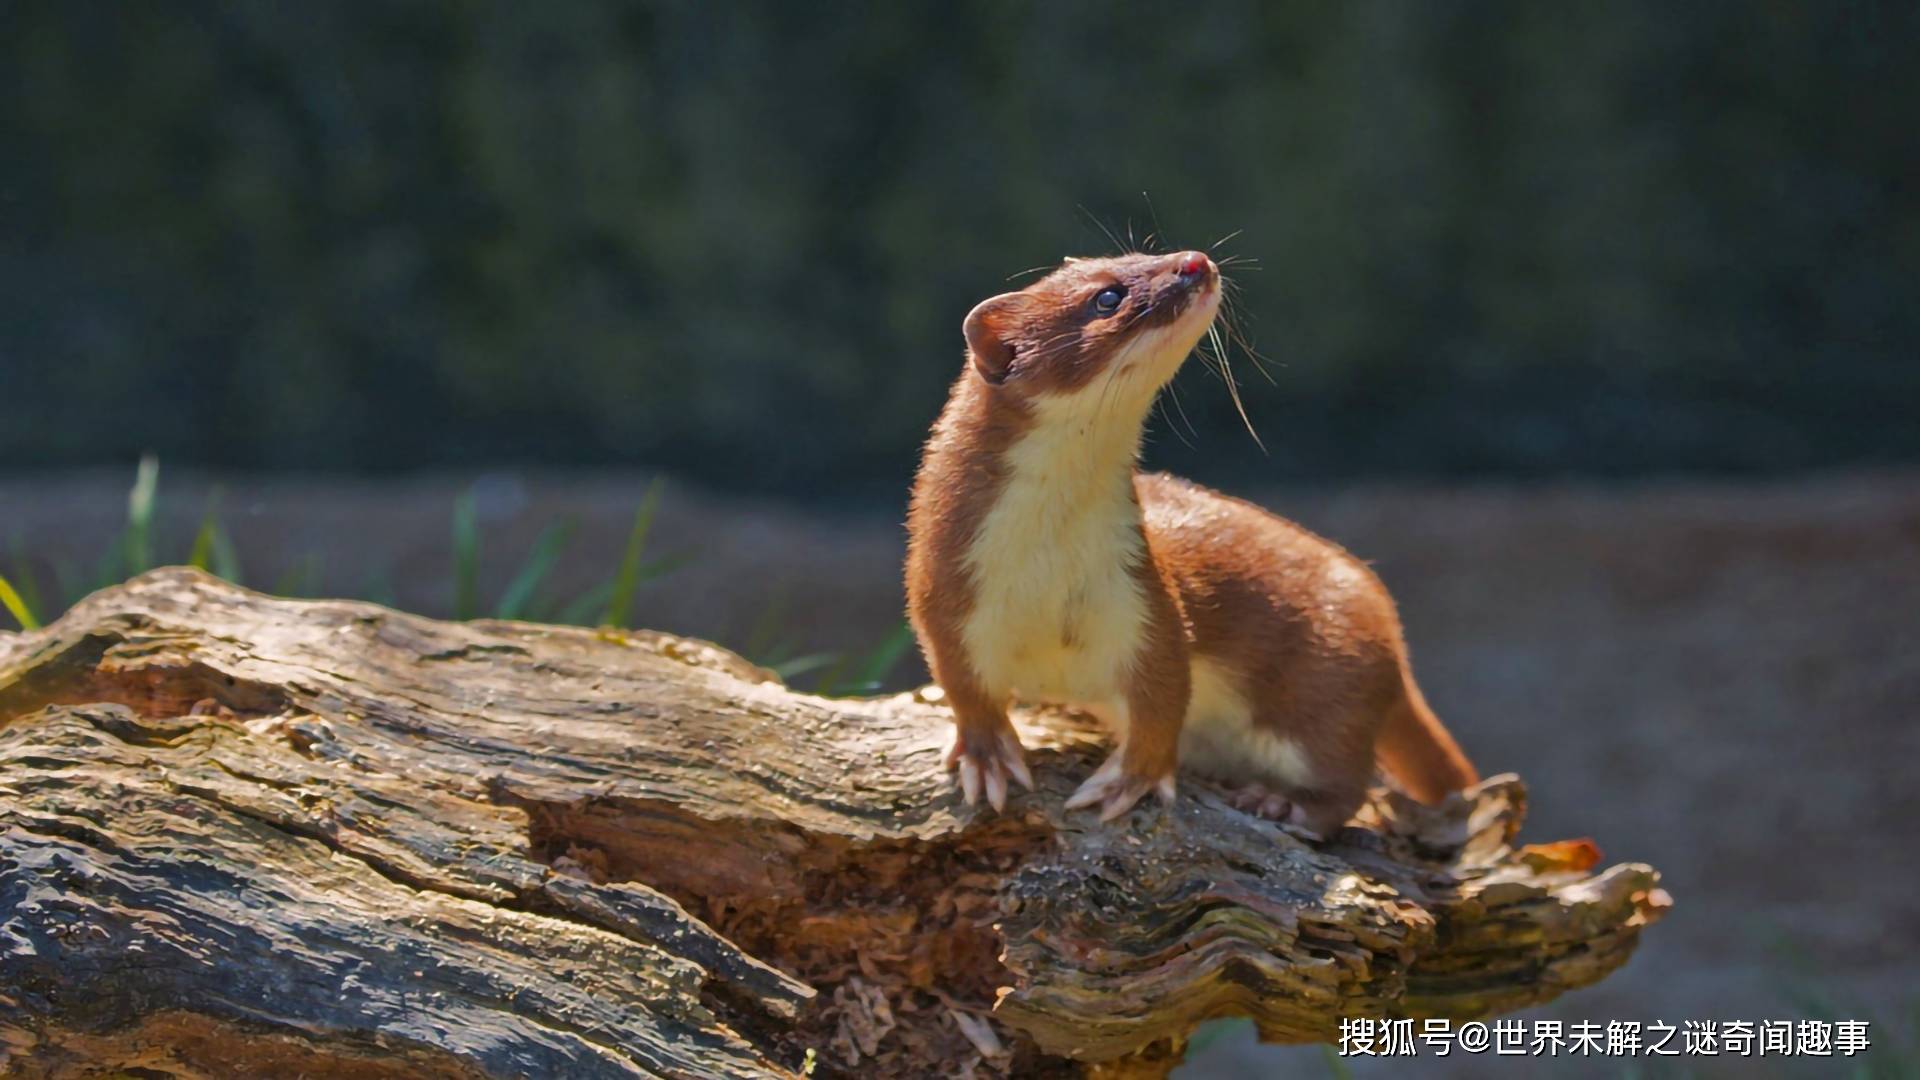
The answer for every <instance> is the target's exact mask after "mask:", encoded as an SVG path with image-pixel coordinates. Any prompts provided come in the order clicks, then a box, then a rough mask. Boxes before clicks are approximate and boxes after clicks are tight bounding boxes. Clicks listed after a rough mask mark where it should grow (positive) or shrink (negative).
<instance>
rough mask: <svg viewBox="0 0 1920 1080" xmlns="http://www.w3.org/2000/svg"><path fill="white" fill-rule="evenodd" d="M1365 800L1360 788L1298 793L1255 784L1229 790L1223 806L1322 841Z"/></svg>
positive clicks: (1344, 822)
mask: <svg viewBox="0 0 1920 1080" xmlns="http://www.w3.org/2000/svg"><path fill="white" fill-rule="evenodd" d="M1366 797H1367V792H1366V789H1365V788H1364V787H1361V788H1351V789H1344V790H1340V791H1302V790H1299V789H1296V788H1284V787H1274V786H1271V785H1268V784H1264V783H1260V782H1257V781H1256V782H1254V783H1251V784H1242V785H1241V786H1239V787H1237V788H1232V789H1229V790H1228V792H1227V803H1228V804H1229V805H1230V806H1232V807H1233V808H1234V809H1236V810H1240V811H1243V812H1245V813H1249V814H1252V815H1254V816H1256V817H1263V818H1266V819H1267V820H1269V821H1277V822H1279V823H1281V824H1282V825H1292V826H1294V827H1295V828H1298V829H1302V830H1304V831H1306V832H1309V833H1312V834H1313V835H1315V836H1317V837H1319V838H1321V839H1323V840H1324V839H1326V838H1327V837H1329V836H1332V835H1333V834H1334V833H1335V832H1336V831H1338V830H1339V828H1340V826H1342V825H1345V824H1346V823H1347V819H1348V818H1351V817H1352V816H1353V812H1354V811H1355V810H1358V809H1360V804H1361V803H1362V802H1364V801H1366Z"/></svg>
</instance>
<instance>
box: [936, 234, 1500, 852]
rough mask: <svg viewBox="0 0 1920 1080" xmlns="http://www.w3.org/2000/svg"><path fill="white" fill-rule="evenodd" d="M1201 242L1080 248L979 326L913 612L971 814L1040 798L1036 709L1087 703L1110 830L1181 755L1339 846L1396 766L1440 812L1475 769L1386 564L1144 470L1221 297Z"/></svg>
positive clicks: (1249, 801)
mask: <svg viewBox="0 0 1920 1080" xmlns="http://www.w3.org/2000/svg"><path fill="white" fill-rule="evenodd" d="M1220 289H1221V284H1220V271H1219V268H1218V267H1216V266H1215V265H1214V264H1213V261H1212V260H1211V259H1209V258H1208V257H1207V256H1206V255H1205V254H1203V253H1201V252H1197V251H1188V252H1182V253H1179V254H1173V255H1146V254H1129V255H1122V256H1118V257H1114V258H1099V259H1069V260H1067V261H1066V263H1065V264H1064V265H1062V266H1061V267H1060V268H1059V269H1057V270H1055V271H1053V272H1052V273H1051V274H1049V275H1047V276H1046V277H1044V278H1041V279H1040V280H1038V281H1036V282H1034V283H1033V284H1032V285H1029V286H1028V287H1026V288H1024V289H1021V290H1020V291H1018V292H1010V293H1006V294H1003V295H1000V296H995V297H992V298H991V299H988V300H984V301H982V302H981V303H980V304H979V305H978V306H977V307H975V308H974V309H973V310H972V311H971V312H970V313H969V314H968V315H967V317H966V321H965V323H964V325H963V331H964V333H965V336H966V343H967V360H966V364H965V366H964V367H963V369H962V371H961V374H960V378H959V380H958V381H956V382H955V383H954V385H953V390H952V393H951V396H950V397H949V398H948V400H947V404H946V408H945V410H944V411H943V412H942V413H941V414H940V419H939V421H938V422H937V423H935V425H934V427H933V432H932V435H931V437H930V438H929V439H928V441H927V445H926V450H925V454H924V456H923V458H922V461H921V466H920V471H919V475H918V478H917V479H916V481H915V484H914V488H913V499H912V505H911V509H910V510H909V513H908V522H907V528H908V545H907V563H906V585H907V598H908V615H909V618H910V621H911V622H912V624H913V628H914V632H915V634H916V636H917V637H918V639H919V642H920V647H921V649H922V651H923V652H924V653H925V655H926V659H927V664H928V666H929V668H931V670H932V672H933V677H934V679H935V681H936V682H938V683H939V685H940V687H941V689H942V690H943V691H944V692H945V697H946V699H947V701H948V702H949V703H950V704H951V706H952V709H953V720H954V729H955V733H954V741H953V747H952V750H951V751H950V752H949V753H948V755H947V767H948V769H949V770H952V771H954V772H955V773H956V774H957V775H956V782H957V784H958V785H959V787H960V789H961V793H962V795H963V796H964V798H965V799H966V801H967V802H968V803H969V804H974V803H977V802H978V800H979V797H980V795H981V794H982V793H984V794H985V795H986V797H987V801H988V803H989V804H991V805H992V806H993V808H994V809H995V810H1000V809H1003V808H1004V806H1005V802H1006V797H1007V788H1008V784H1009V782H1015V783H1019V784H1021V785H1023V786H1025V787H1026V788H1027V789H1028V790H1032V788H1033V778H1032V776H1031V774H1030V773H1029V771H1028V769H1027V765H1026V760H1025V751H1024V749H1023V748H1022V746H1021V744H1020V739H1019V736H1018V735H1017V734H1015V732H1014V730H1013V727H1012V725H1011V724H1009V723H1008V721H1007V708H1008V705H1009V703H1010V702H1011V701H1013V700H1015V699H1016V698H1017V699H1020V700H1026V701H1034V702H1056V703H1061V704H1066V705H1071V706H1076V707H1079V708H1081V709H1083V710H1085V711H1088V712H1090V713H1092V714H1094V715H1095V716H1097V717H1099V718H1100V719H1101V720H1102V721H1104V723H1105V724H1106V725H1107V726H1108V728H1109V730H1111V731H1112V732H1113V734H1114V736H1115V739H1116V743H1117V748H1116V749H1115V750H1114V752H1113V754H1112V755H1111V756H1110V757H1109V758H1108V759H1107V761H1106V762H1105V764H1103V765H1101V766H1100V768H1099V769H1098V770H1097V771H1095V772H1094V773H1093V775H1092V776H1090V777H1089V778H1088V779H1087V781H1086V782H1085V783H1084V784H1082V785H1081V786H1080V788H1079V790H1078V791H1076V792H1075V793H1074V794H1073V795H1072V796H1071V797H1070V798H1069V799H1068V800H1067V804H1066V805H1067V807H1068V808H1069V809H1078V808H1081V807H1087V806H1093V805H1096V804H1097V805H1098V806H1099V807H1100V817H1101V820H1103V821H1105V820H1111V819H1113V818H1115V817H1117V816H1119V815H1121V814H1123V813H1125V812H1127V811H1128V810H1129V809H1131V808H1132V807H1133V805H1134V804H1135V803H1136V802H1138V801H1139V799H1140V797H1141V796H1142V795H1144V794H1145V793H1147V792H1149V791H1152V792H1155V793H1156V794H1158V795H1159V796H1160V798H1161V799H1163V800H1167V801H1171V800H1172V799H1173V796H1174V771H1175V767H1176V766H1177V765H1178V764H1180V763H1181V762H1186V763H1188V764H1190V765H1191V766H1193V767H1194V768H1195V769H1196V770H1197V771H1198V772H1200V773H1202V774H1204V775H1208V776H1211V777H1213V778H1214V779H1216V780H1219V781H1221V782H1223V783H1225V784H1227V785H1229V787H1230V788H1232V789H1233V792H1232V793H1233V802H1234V804H1235V805H1236V806H1238V807H1240V808H1241V809H1245V810H1250V811H1252V812H1255V813H1258V814H1262V815H1264V816H1267V817H1272V818H1275V819H1278V820H1282V821H1286V822H1289V823H1291V824H1293V825H1295V826H1298V827H1301V828H1303V829H1306V830H1308V831H1310V832H1313V833H1316V834H1319V835H1321V836H1325V835H1328V834H1329V833H1331V832H1332V831H1333V830H1334V829H1336V828H1338V827H1339V826H1340V825H1341V824H1343V823H1344V822H1345V821H1346V820H1347V819H1348V818H1349V817H1351V816H1352V815H1353V812H1354V811H1355V810H1356V809H1358V808H1359V805H1360V803H1361V801H1362V800H1363V798H1364V797H1365V793H1366V788H1367V785H1368V784H1369V783H1370V782H1371V779H1372V776H1373V768H1374V764H1375V761H1376V758H1377V759H1378V761H1379V762H1380V763H1381V764H1382V765H1384V766H1385V767H1386V771H1387V772H1388V773H1389V774H1391V775H1392V777H1393V778H1394V779H1395V780H1396V781H1397V782H1398V783H1399V784H1400V786H1402V787H1403V788H1405V789H1406V790H1407V792H1408V793H1409V794H1411V795H1413V796H1414V797H1415V798H1418V799H1420V800H1422V801H1426V802H1435V801H1438V800H1440V799H1442V798H1443V797H1445V795H1446V794H1447V793H1448V792H1451V791H1456V790H1459V789H1460V788H1463V787H1465V786H1467V785H1469V784H1472V783H1474V782H1475V781H1476V780H1477V779H1478V777H1477V775H1476V774H1475V772H1474V768H1473V766H1472V764H1470V763H1469V762H1468V760H1467V758H1466V756H1465V755H1464V754H1463V753H1462V752H1461V750H1460V748H1459V746H1458V745H1457V744H1456V743H1455V742H1454V740H1453V738H1452V736H1451V735H1449V734H1448V732H1447V730H1446V728H1444V727H1443V726H1442V725H1441V724H1440V721H1439V720H1438V719H1437V718H1436V717H1435V716H1434V714H1433V712H1432V710H1431V709H1429V708H1428V707H1427V703H1426V701H1425V700H1424V699H1423V698H1422V697H1421V694H1420V689H1419V687H1418V686H1416V685H1415V683H1414V681H1413V675H1412V671H1411V669H1410V668H1409V666H1408V662H1407V651H1406V646H1405V644H1404V643H1403V641H1402V638H1401V630H1400V620H1399V616H1398V614H1397V613H1396V611H1395V609H1394V605H1393V600H1392V599H1391V598H1390V597H1389V596H1388V595H1387V590H1386V587H1385V586H1384V585H1382V584H1381V582H1380V579H1379V578H1377V577H1376V576H1374V574H1373V572H1372V571H1371V570H1370V569H1368V567H1367V566H1366V564H1365V563H1363V562H1361V561H1360V560H1358V559H1356V558H1354V557H1353V556H1352V555H1349V554H1348V553H1347V552H1346V551H1345V550H1343V549H1342V548H1341V547H1339V546H1338V545H1337V544H1334V543H1332V542H1330V541H1327V540H1323V539H1321V538H1320V537H1318V536H1315V535H1314V534H1312V533H1310V532H1308V531H1307V530H1305V529H1303V528H1301V527H1300V526H1298V525H1295V524H1293V523H1292V522H1289V521H1287V520H1285V519H1283V518H1280V517H1278V516H1276V515H1274V514H1271V513H1268V512H1267V511H1265V510H1262V509H1261V508H1259V507H1257V506H1254V505H1252V504H1251V503H1247V502H1243V501H1241V500H1239V499H1234V498H1230V497H1228V496H1225V495H1222V494H1219V493H1218V492H1214V491H1210V490H1208V489H1207V488H1204V487H1200V486H1199V485H1197V484H1192V483H1189V482H1187V481H1185V480H1181V479H1177V478H1175V477H1172V476H1168V475H1165V474H1152V475H1148V474H1141V473H1140V472H1138V470H1137V468H1136V464H1137V461H1138V458H1139V453H1140V440H1141V433H1142V430H1143V428H1144V425H1145V422H1146V417H1147V413H1148V411H1149V409H1150V408H1151V406H1152V404H1153V401H1154V398H1155V396H1156V395H1157V394H1158V393H1159V391H1160V388H1161V387H1162V386H1164V385H1165V384H1166V383H1167V381H1168V380H1169V379H1171V378H1172V377H1173V374H1174V372H1175V371H1177V370H1178V369H1179V367H1180V365H1181V364H1182V363H1183V362H1184V361H1185V360H1186V357H1187V355H1188V354H1189V353H1191V352H1192V351H1193V348H1194V346H1195V345H1196V344H1197V343H1198V342H1199V339H1200V337H1201V335H1202V334H1204V333H1205V332H1206V330H1207V328H1208V327H1209V326H1210V325H1211V323H1212V321H1213V318H1214V315H1215V313H1216V312H1217V311H1218V310H1219V307H1220Z"/></svg>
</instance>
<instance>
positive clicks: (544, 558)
mask: <svg viewBox="0 0 1920 1080" xmlns="http://www.w3.org/2000/svg"><path fill="white" fill-rule="evenodd" d="M572 539H573V522H571V521H561V522H558V523H556V524H553V525H550V526H548V527H547V529H546V531H544V532H542V533H541V534H540V537H539V539H537V540H535V541H534V542H533V548H532V549H531V550H530V551H528V552H527V561H526V562H525V563H523V564H522V565H521V567H520V570H519V572H518V573H516V574H514V575H513V580H512V581H510V582H508V583H507V591H506V592H504V593H501V594H500V603H499V604H498V605H496V606H495V608H494V612H493V617H494V618H496V619H518V618H520V617H521V616H522V615H523V614H525V612H526V610H527V604H528V603H529V602H530V601H532V599H533V595H534V593H536V592H538V591H539V590H540V585H541V583H542V582H544V581H546V579H547V575H548V574H550V573H552V572H553V564H554V563H555V562H558V561H559V559H560V553H561V552H562V551H564V550H566V546H567V543H568V541H570V540H572Z"/></svg>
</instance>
